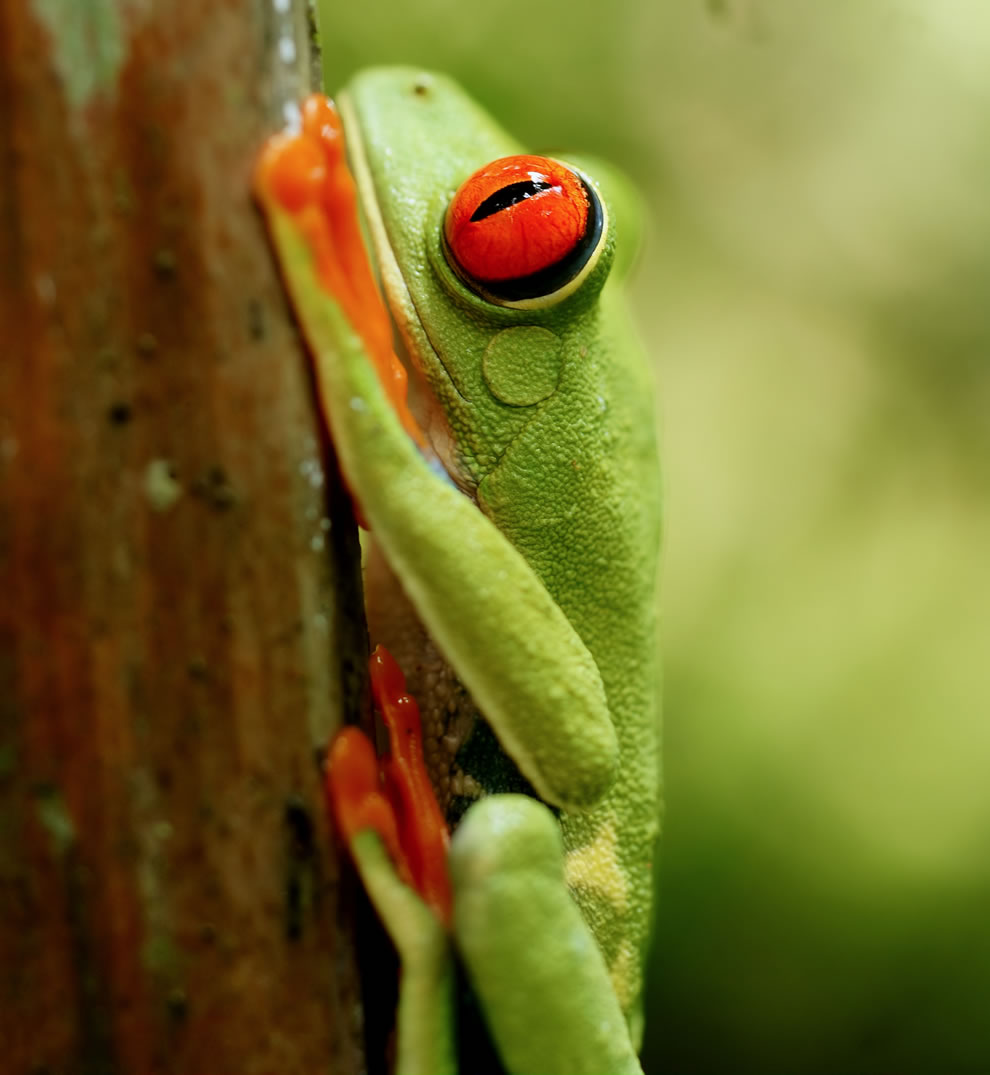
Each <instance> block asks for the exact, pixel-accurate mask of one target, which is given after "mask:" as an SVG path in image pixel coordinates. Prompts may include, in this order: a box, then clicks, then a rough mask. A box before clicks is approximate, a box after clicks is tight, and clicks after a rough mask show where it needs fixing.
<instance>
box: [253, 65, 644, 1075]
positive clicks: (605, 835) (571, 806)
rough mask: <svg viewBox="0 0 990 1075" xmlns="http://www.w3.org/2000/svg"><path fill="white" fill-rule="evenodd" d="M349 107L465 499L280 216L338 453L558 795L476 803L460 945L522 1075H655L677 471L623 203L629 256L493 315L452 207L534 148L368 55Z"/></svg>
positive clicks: (546, 788) (444, 627)
mask: <svg viewBox="0 0 990 1075" xmlns="http://www.w3.org/2000/svg"><path fill="white" fill-rule="evenodd" d="M338 103H339V104H340V106H341V111H342V115H343V117H344V121H345V127H346V131H347V136H348V144H349V147H350V151H351V153H352V166H353V169H354V171H355V174H356V177H357V179H358V183H359V186H360V187H361V188H362V193H363V195H364V196H365V197H366V198H368V197H370V198H371V201H370V202H367V203H366V207H367V208H368V221H369V230H370V233H371V239H372V243H373V245H374V246H375V248H376V253H377V255H378V262H379V267H380V271H381V275H382V280H383V285H384V289H385V291H386V294H387V296H388V300H389V305H390V307H391V309H392V312H393V315H394V316H395V318H396V320H397V322H398V324H399V326H400V330H401V332H402V335H403V336H404V338H405V342H406V345H407V348H408V350H409V352H410V354H411V355H412V356H413V358H414V360H415V361H416V362H417V363H418V364H419V367H420V369H421V372H422V374H423V376H424V377H425V379H426V381H427V382H428V383H429V386H430V389H431V390H432V394H433V396H434V397H435V400H436V402H437V404H438V407H439V409H438V411H437V412H436V414H435V415H434V419H433V424H432V426H431V431H432V433H433V435H434V436H433V439H434V443H435V444H438V445H440V446H441V447H440V453H441V455H442V456H443V462H444V463H445V464H446V466H447V468H448V470H449V471H451V472H452V473H453V475H454V477H455V480H456V483H457V486H459V488H458V487H457V486H455V484H453V483H451V482H450V481H449V480H448V479H447V478H446V477H444V476H442V475H441V474H440V473H439V467H438V466H437V464H436V461H433V462H432V463H431V462H428V461H426V460H424V459H423V458H422V456H421V455H420V454H419V452H418V451H417V449H416V448H415V447H414V445H413V444H412V443H411V441H410V440H409V438H408V437H407V436H406V434H405V433H404V431H403V430H402V428H401V426H400V424H399V422H398V420H397V418H396V415H395V413H394V411H393V409H392V407H391V405H390V404H389V402H388V400H387V399H386V398H385V396H384V394H383V392H382V390H381V388H380V386H379V384H378V382H377V379H376V377H375V374H374V372H373V370H372V369H371V366H370V364H369V363H368V362H367V360H366V358H365V356H364V353H363V351H362V347H361V343H360V340H359V339H358V338H357V336H356V335H355V333H354V331H353V329H352V328H351V326H349V325H348V324H347V323H346V321H345V319H344V318H343V316H342V315H341V313H340V311H339V309H338V308H337V307H336V305H335V304H334V303H333V302H332V301H331V300H329V299H328V298H327V296H326V295H324V294H323V292H322V291H321V290H320V288H319V286H318V285H317V283H316V281H315V278H314V275H313V272H312V268H311V266H310V264H309V260H308V254H307V251H306V249H305V247H304V245H303V244H302V242H301V241H300V239H299V237H298V236H297V235H296V234H295V232H294V228H293V226H292V224H291V221H290V220H289V219H288V218H286V217H284V216H283V215H282V214H280V213H279V212H278V211H277V210H270V216H271V225H272V232H273V237H274V239H275V243H276V247H277V249H278V251H279V256H280V259H281V262H282V266H283V271H284V274H285V277H286V282H287V284H288V287H289V290H290V292H291V294H292V297H293V301H294V305H295V307H296V310H297V312H298V313H299V315H300V319H301V321H302V323H303V328H304V331H305V333H306V336H307V339H308V342H309V344H310V349H311V351H312V353H313V357H314V361H315V365H316V380H317V384H318V386H319V388H320V395H321V402H322V405H323V407H324V410H325V414H326V418H327V421H328V424H329V426H330V429H331V432H332V435H333V437H334V443H335V446H336V449H337V453H338V457H339V459H340V464H341V467H342V469H343V471H344V474H345V475H346V477H347V480H348V482H349V484H350V486H351V488H352V489H353V490H354V491H355V493H356V495H357V498H358V500H359V501H360V503H361V506H362V509H363V512H364V514H365V516H366V517H367V519H368V521H369V523H370V525H371V528H372V531H373V533H374V535H375V538H376V540H377V541H378V543H379V544H380V546H381V548H382V550H383V552H384V556H385V558H386V559H387V561H388V563H389V564H390V566H391V567H392V569H393V571H394V572H395V574H396V575H397V576H398V578H399V579H400V580H401V582H402V587H403V589H404V590H405V592H406V594H407V595H408V597H409V599H410V600H411V601H412V604H413V605H414V606H415V608H416V611H417V613H418V615H419V616H420V617H421V619H422V621H423V622H424V624H425V625H426V627H427V628H428V629H429V631H430V633H431V635H432V636H433V638H434V639H435V641H436V643H437V645H438V646H439V647H440V649H441V651H442V652H443V653H444V655H445V656H446V658H447V659H448V660H449V661H450V663H451V665H452V666H453V668H454V669H455V671H456V673H457V675H458V677H459V678H460V679H461V681H462V682H463V683H464V685H465V686H466V687H467V688H468V690H469V691H470V692H471V695H472V697H473V698H474V701H475V703H476V704H477V706H478V707H479V709H480V710H481V712H482V713H483V714H484V716H485V717H486V719H487V720H488V721H489V723H490V724H491V726H492V728H493V729H494V731H495V734H496V736H497V737H498V740H499V742H500V743H501V746H502V747H503V748H504V750H505V751H506V752H507V753H508V754H509V755H510V756H511V758H512V759H513V761H514V762H515V764H516V765H517V766H518V767H519V769H520V771H521V772H522V774H523V775H524V776H525V778H526V779H527V780H528V781H529V782H530V783H531V784H532V786H533V787H534V788H535V789H536V791H537V792H538V794H539V795H540V796H541V797H542V798H543V799H545V800H546V801H547V802H548V803H550V804H552V805H553V806H554V807H556V808H557V809H558V817H557V818H556V819H555V818H554V817H553V815H552V814H551V813H550V811H549V810H547V808H546V807H544V806H543V805H541V804H539V803H537V802H536V801H534V800H528V801H524V802H520V800H519V799H518V797H516V796H508V795H504V796H503V795H496V796H492V797H490V798H487V799H484V800H482V801H481V802H479V803H476V804H475V805H474V806H472V807H471V809H470V810H469V811H468V813H467V815H466V816H465V818H464V820H463V822H462V823H461V826H460V828H459V829H458V831H457V833H456V834H455V836H454V843H453V847H452V856H451V865H452V874H453V881H454V886H455V938H456V943H457V946H458V949H459V950H460V952H461V953H462V955H463V957H464V960H465V963H466V964H467V967H468V970H469V974H470V976H471V979H472V982H473V984H474V987H475V990H476V992H477V994H478V996H479V997H480V998H481V1001H482V1005H483V1010H484V1013H485V1017H486V1020H487V1021H488V1023H489V1026H490V1027H491V1029H492V1032H493V1036H494V1038H495V1040H496V1044H497V1046H498V1049H499V1052H500V1055H501V1057H502V1059H503V1062H504V1063H505V1064H506V1067H507V1069H508V1070H509V1071H510V1072H515V1073H517V1075H532V1073H534V1072H560V1073H561V1075H564V1073H571V1072H580V1071H587V1072H598V1073H612V1072H637V1071H639V1067H638V1063H637V1062H636V1059H635V1051H636V1049H637V1048H638V1045H639V1041H640V1036H641V1024H642V1020H641V998H640V990H641V982H642V969H643V955H644V947H645V943H646V937H647V931H648V926H649V908H650V894H651V862H652V858H653V853H654V845H655V841H656V837H657V832H658V824H659V811H660V806H659V787H658V784H659V772H658V771H659V757H658V746H657V737H658V734H659V726H658V712H657V691H658V684H657V671H656V637H655V620H654V616H655V613H654V608H655V592H654V591H655V575H656V565H657V553H658V545H659V508H658V501H659V477H658V464H657V451H656V441H655V418H654V411H653V398H654V397H653V385H652V383H651V380H650V377H649V374H648V371H647V366H646V363H645V361H644V358H643V355H642V353H641V350H640V347H639V344H638V341H637V340H636V338H635V337H634V335H633V334H632V333H631V330H630V327H629V325H630V321H629V317H628V315H627V311H626V309H625V307H624V297H623V294H622V291H621V286H620V284H621V281H620V280H619V278H618V274H617V273H612V274H611V275H610V269H611V267H612V261H613V253H614V245H615V243H616V242H619V243H622V242H623V236H622V235H619V236H618V237H617V236H616V235H615V227H614V224H615V221H616V220H619V221H620V222H622V221H624V220H625V219H627V218H626V216H625V215H624V212H623V210H622V209H620V208H619V207H618V206H616V205H614V204H613V205H609V212H610V221H611V224H610V230H609V235H608V248H607V249H606V251H605V253H604V254H603V256H602V257H601V258H600V260H599V262H598V263H597V265H596V267H595V268H594V270H593V272H592V274H591V275H590V276H589V278H588V279H587V280H586V281H585V282H584V283H583V284H582V286H581V287H580V289H579V290H578V291H576V292H575V293H574V294H573V295H572V296H570V297H569V298H567V299H565V300H564V301H562V302H560V303H559V304H557V305H556V306H552V307H548V308H546V309H542V310H541V309H537V310H533V309H530V310H526V311H522V310H511V309H504V308H498V307H495V306H492V305H490V304H489V303H487V302H486V301H484V300H483V299H481V298H479V297H477V296H476V295H474V294H473V293H471V292H470V291H469V290H467V289H466V288H465V286H464V285H463V284H462V283H461V282H460V281H459V280H458V279H457V277H456V276H455V275H454V274H453V272H452V271H451V270H450V269H449V267H448V266H447V264H446V261H445V260H444V256H443V252H442V249H441V239H440V235H441V225H442V218H443V212H444V210H445V208H446V205H447V203H448V201H449V199H450V197H451V195H452V194H453V193H454V191H455V189H456V188H457V186H459V184H460V183H461V182H462V181H463V180H464V179H465V178H466V177H467V176H468V175H469V174H470V173H471V172H472V171H474V170H475V169H476V168H478V167H479V166H481V165H482V164H484V163H486V162H488V161H490V160H493V159H495V158H497V157H501V156H505V155H507V154H511V153H517V152H522V149H521V147H520V146H518V145H517V143H515V142H514V141H513V140H512V139H510V138H509V137H508V135H506V134H505V133H504V132H503V131H502V130H501V129H500V128H499V127H497V126H496V125H495V124H494V123H493V122H492V121H491V120H490V119H489V118H488V117H487V115H486V114H485V113H483V112H482V111H481V110H480V109H479V108H478V107H477V106H476V105H475V104H474V103H473V102H472V101H470V99H469V98H467V97H466V96H465V95H464V94H463V93H462V91H460V90H459V89H458V88H457V87H456V86H454V85H453V84H452V83H450V82H449V81H447V80H444V79H441V78H439V77H438V76H426V75H423V74H422V73H421V72H418V71H411V70H402V69H399V70H396V69H392V70H380V71H371V72H366V73H365V74H363V75H361V76H359V78H358V79H357V80H356V81H355V82H354V84H353V85H352V86H351V87H350V88H349V90H348V92H347V93H346V94H345V95H342V96H341V97H340V98H338ZM570 160H571V163H573V164H575V165H577V166H578V167H580V166H581V162H580V160H576V159H574V158H570ZM586 172H587V174H589V176H590V173H591V169H590V168H588V169H587V170H586ZM601 193H602V194H603V196H604V199H605V200H606V202H608V199H609V192H608V191H607V190H604V191H602V192H601ZM375 203H377V206H378V209H377V210H376V209H375V208H374V207H373V206H374V204H375ZM617 209H618V210H619V211H616V210H617ZM633 238H634V237H627V240H628V239H633ZM438 416H439V417H438ZM444 444H447V445H452V446H453V447H452V448H451V449H450V450H445V449H444V448H443V445H444ZM479 509H480V510H479ZM558 833H559V837H558V835H557V834H558ZM558 839H562V844H563V848H564V852H565V858H564V865H563V878H562V876H561V866H560V859H559V844H558ZM355 843H357V841H355ZM366 843H367V846H363V845H362V849H361V850H360V851H359V852H356V861H357V863H358V866H359V869H360V870H361V873H362V876H363V878H364V880H365V883H366V885H367V886H368V888H369V891H370V894H371V896H372V899H373V900H374V901H375V903H376V905H377V906H378V907H379V910H380V912H381V913H382V917H383V919H384V920H385V921H386V924H387V926H388V928H389V930H390V932H391V933H392V934H393V936H394V937H395V939H396V942H397V945H398V947H399V948H400V951H401V952H402V953H403V955H404V958H405V959H406V961H407V963H406V965H407V970H408V969H409V968H410V967H412V963H410V962H409V961H415V968H414V969H413V972H412V973H404V975H403V982H402V1000H401V1002H400V1015H401V1014H402V1011H401V1009H405V1010H406V1011H407V1012H408V1011H411V1010H412V1009H413V1008H416V1006H417V1005H419V1007H418V1008H417V1009H416V1010H417V1011H418V1012H419V1017H420V1018H423V1019H424V1021H425V1025H426V1026H428V1027H433V1023H432V1022H431V1019H430V1018H429V1017H426V1016H425V1015H424V1013H423V1007H422V1005H421V1004H420V1001H421V1000H422V997H420V996H417V997H409V996H408V995H407V994H408V992H409V991H410V990H416V991H418V990H419V989H420V988H421V987H420V986H418V985H415V984H413V983H416V982H423V983H426V984H425V985H423V986H422V990H423V992H424V993H425V994H426V995H428V996H429V997H430V998H431V999H430V1001H429V1003H435V1004H443V1003H444V1002H443V999H442V997H443V995H444V989H445V988H446V986H445V985H444V984H443V981H444V979H443V974H442V971H438V969H437V966H438V965H437V964H436V963H435V956H436V949H435V947H434V946H433V945H432V943H430V944H428V945H426V949H425V952H424V948H423V946H422V945H421V944H418V943H417V938H418V937H420V936H421V931H422V928H423V923H422V921H421V918H420V915H419V913H418V912H410V913H408V914H406V913H403V911H402V907H403V906H405V904H406V903H407V902H408V901H407V900H406V897H405V896H402V895H397V889H396V886H400V887H401V883H400V882H399V881H398V879H397V878H396V876H395V874H394V871H393V870H392V869H391V867H390V866H389V864H388V862H387V860H385V859H384V858H383V856H382V855H381V854H380V847H379V846H378V845H377V844H376V843H375V842H374V841H373V840H371V841H366ZM369 848H370V851H369ZM565 880H566V883H565ZM568 889H569V891H568ZM571 897H573V900H572V898H571ZM413 898H415V897H413ZM575 901H576V905H577V907H578V908H579V909H580V913H577V911H576V909H575ZM438 982H439V983H440V987H439V988H437V983H438ZM413 1018H416V1017H415V1016H413ZM437 1033H439V1032H437ZM436 1036H437V1034H434V1032H433V1030H432V1029H431V1030H430V1031H429V1032H428V1033H427V1035H426V1037H427V1038H433V1037H436ZM440 1036H441V1037H442V1036H443V1035H440ZM403 1041H405V1042H406V1051H405V1052H403ZM446 1048H447V1047H446V1045H443V1046H442V1047H441V1052H442V1053H443V1054H444V1057H446ZM534 1049H535V1051H534ZM428 1050H429V1044H428V1042H425V1041H423V1040H422V1036H420V1040H419V1041H417V1040H416V1035H415V1034H411V1033H405V1034H404V1030H400V1055H399V1062H398V1068H397V1070H398V1071H399V1072H400V1073H404V1072H407V1071H414V1070H429V1068H430V1066H431V1064H432V1065H434V1066H436V1067H437V1069H438V1070H439V1069H440V1067H441V1066H442V1065H439V1064H437V1063H436V1059H435V1058H434V1057H432V1056H430V1055H428ZM424 1052H425V1053H426V1054H427V1055H425V1056H424ZM444 1063H446V1060H444Z"/></svg>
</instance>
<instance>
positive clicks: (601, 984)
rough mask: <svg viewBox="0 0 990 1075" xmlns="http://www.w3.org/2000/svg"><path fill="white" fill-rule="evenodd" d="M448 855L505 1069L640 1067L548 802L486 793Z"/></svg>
mask: <svg viewBox="0 0 990 1075" xmlns="http://www.w3.org/2000/svg"><path fill="white" fill-rule="evenodd" d="M450 863H451V877H452V881H453V884H454V933H455V937H456V941H457V946H458V948H459V950H460V953H461V956H462V957H463V959H464V962H465V964H466V966H467V970H468V975H469V977H470V979H471V983H472V986H473V987H474V990H475V992H476V993H477V994H478V998H479V1000H480V1001H481V1007H482V1010H483V1011H484V1013H485V1017H486V1019H487V1021H488V1025H489V1029H490V1030H491V1033H492V1036H493V1038H494V1039H495V1042H496V1045H497V1047H498V1049H499V1052H500V1054H501V1058H502V1061H503V1063H504V1064H505V1065H506V1067H507V1069H508V1070H509V1071H510V1072H514V1073H516V1072H518V1073H527V1072H534V1071H539V1072H541V1073H542V1075H554V1073H557V1075H584V1073H586V1075H602V1073H604V1072H607V1073H608V1075H627V1073H629V1075H641V1068H640V1066H639V1062H638V1060H637V1059H636V1055H635V1053H634V1051H633V1048H632V1045H631V1043H630V1041H629V1032H628V1030H627V1028H626V1022H625V1019H624V1018H623V1016H622V1011H621V1009H620V1008H619V1002H618V1000H617V999H616V996H615V993H614V991H613V989H612V985H611V982H610V981H609V976H608V971H607V969H606V966H605V961H604V959H603V958H602V955H601V952H600V951H599V949H598V946H597V945H596V943H595V940H594V938H593V937H592V935H591V931H590V930H589V929H588V926H587V924H586V923H585V921H584V919H583V918H582V917H581V914H580V912H579V911H578V909H577V905H576V904H575V903H574V901H573V899H572V898H571V896H570V893H569V892H568V890H567V887H566V885H565V883H564V871H563V846H562V844H561V838H560V829H559V826H558V825H557V822H556V820H555V818H554V817H553V815H552V814H551V813H550V811H549V810H548V809H547V808H546V807H545V806H544V805H543V804H542V803H539V802H536V801H535V800H534V799H530V798H527V797H526V796H523V795H493V796H490V797H489V798H486V799H482V800H481V801H480V802H478V803H476V804H475V805H474V806H472V807H471V809H470V810H469V811H468V812H467V814H466V815H465V817H464V820H463V821H462V822H461V825H460V827H459V828H458V830H457V832H456V834H455V835H454V839H453V842H452V844H451V850H450Z"/></svg>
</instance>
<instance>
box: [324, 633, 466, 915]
mask: <svg viewBox="0 0 990 1075" xmlns="http://www.w3.org/2000/svg"><path fill="white" fill-rule="evenodd" d="M369 668H370V673H371V689H372V693H373V694H374V697H375V702H376V704H377V706H378V708H379V710H380V711H381V714H382V718H383V720H384V721H385V726H386V728H387V729H388V735H389V745H390V747H391V754H390V755H389V756H388V757H385V758H382V759H380V760H379V759H378V758H376V757H375V748H374V747H373V746H372V744H371V742H370V740H369V739H368V737H367V736H366V735H365V734H364V733H363V732H362V731H361V730H360V728H356V727H354V726H353V725H352V726H349V727H347V728H343V729H342V730H341V731H340V732H339V733H338V734H337V736H336V737H335V738H334V741H333V744H332V745H331V747H330V756H329V760H328V762H327V769H326V790H327V797H328V800H329V804H330V808H331V811H332V813H333V817H334V820H335V822H336V825H337V828H338V830H339V831H340V832H341V834H342V835H343V837H344V839H345V840H346V841H348V843H349V842H350V841H351V840H352V839H353V837H354V836H356V835H357V834H358V833H359V832H362V831H363V830H366V829H372V830H373V831H375V832H377V833H378V835H379V836H380V837H381V839H382V842H383V843H384V844H385V847H386V850H387V851H388V853H389V857H390V858H391V859H392V861H393V862H394V863H395V866H396V869H397V870H398V872H399V875H400V877H402V879H403V880H404V881H405V882H406V883H407V884H410V885H411V886H412V887H413V888H415V889H416V891H417V892H418V893H419V894H420V896H422V898H423V900H424V901H425V902H426V903H427V904H428V905H429V906H430V907H431V908H432V909H433V911H434V912H435V913H436V915H437V917H438V918H439V919H440V921H441V922H443V923H444V925H448V924H449V922H450V913H451V891H450V878H449V876H448V874H447V844H448V842H449V839H450V837H449V833H448V831H447V825H446V822H445V821H444V819H443V814H442V813H441V812H440V807H439V806H438V804H437V801H436V798H435V796H434V794H433V788H432V786H431V785H430V780H429V777H428V775H427V772H426V763H425V762H424V760H423V746H422V738H423V737H422V726H421V722H420V716H419V706H418V705H417V704H416V701H415V699H413V698H412V697H411V696H410V695H408V694H407V693H406V681H405V678H404V677H403V675H402V671H401V670H400V668H399V666H398V665H397V664H396V663H395V660H394V658H393V657H392V655H391V654H390V653H389V652H388V650H386V649H385V648H384V647H382V646H378V647H376V649H375V652H374V653H373V654H372V655H371V658H370V661H369Z"/></svg>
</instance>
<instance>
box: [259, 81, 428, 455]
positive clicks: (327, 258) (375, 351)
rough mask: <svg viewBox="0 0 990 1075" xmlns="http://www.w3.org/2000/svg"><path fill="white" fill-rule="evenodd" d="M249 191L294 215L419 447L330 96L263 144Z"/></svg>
mask: <svg viewBox="0 0 990 1075" xmlns="http://www.w3.org/2000/svg"><path fill="white" fill-rule="evenodd" d="M255 190H256V191H257V194H258V197H259V199H260V200H261V202H262V204H263V205H266V204H270V203H272V202H274V203H275V204H276V205H278V206H279V207H280V208H282V209H283V210H285V211H286V212H288V213H291V214H292V216H293V217H294V219H295V222H296V226H297V227H298V228H299V231H300V233H301V234H302V236H303V238H304V239H305V241H306V244H307V245H308V246H309V249H310V251H311V253H312V255H313V262H314V265H315V268H316V274H317V277H318V278H319V281H320V284H321V285H322V287H323V289H324V291H326V292H327V293H328V294H330V295H331V296H332V297H333V298H334V300H335V301H336V302H337V303H338V304H339V305H340V307H341V309H342V310H343V312H344V315H345V316H346V317H347V320H348V321H349V322H350V323H351V325H352V327H353V328H354V331H355V332H356V333H357V334H358V335H359V336H360V337H361V341H362V342H363V344H364V347H365V350H366V351H367V352H368V355H369V356H370V358H371V360H372V362H373V363H374V366H375V370H376V372H377V373H378V379H379V381H380V382H381V384H382V387H383V388H384V389H385V392H386V394H387V395H388V397H389V399H390V400H391V401H392V405H393V407H394V408H395V410H396V413H397V414H398V416H399V420H400V421H401V422H402V426H403V428H404V429H405V430H406V432H407V433H408V434H409V436H410V437H412V438H413V440H414V441H415V442H416V443H417V444H418V445H419V446H420V447H422V446H423V435H422V433H421V431H420V429H419V427H418V426H417V425H416V422H415V420H414V419H413V416H412V414H411V413H410V411H409V408H408V406H407V403H406V394H407V387H408V386H407V380H408V377H407V374H406V370H405V368H404V367H403V365H402V363H401V362H400V361H399V360H398V358H396V356H395V352H394V351H393V349H392V324H391V321H390V320H389V316H388V311H387V310H386V309H385V305H384V303H383V302H382V299H381V295H380V294H379V292H378V287H377V285H376V283H375V277H374V274H373V272H372V270H371V264H370V262H369V261H368V255H367V251H366V250H365V247H364V242H363V240H362V238H361V227H360V224H359V221H358V209H357V194H356V191H355V186H354V179H353V177H352V176H351V173H350V171H349V170H348V168H347V159H346V155H345V153H344V134H343V129H342V127H341V123H340V117H339V116H338V115H337V110H336V108H334V105H333V102H332V101H331V100H329V98H327V97H324V96H323V95H322V94H312V95H311V96H309V97H307V98H306V100H305V101H304V102H303V106H302V130H301V131H300V133H299V134H278V135H275V136H274V137H272V138H269V140H268V142H267V143H266V144H265V147H264V149H263V150H262V153H261V157H260V159H259V160H258V165H257V169H256V172H255Z"/></svg>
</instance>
